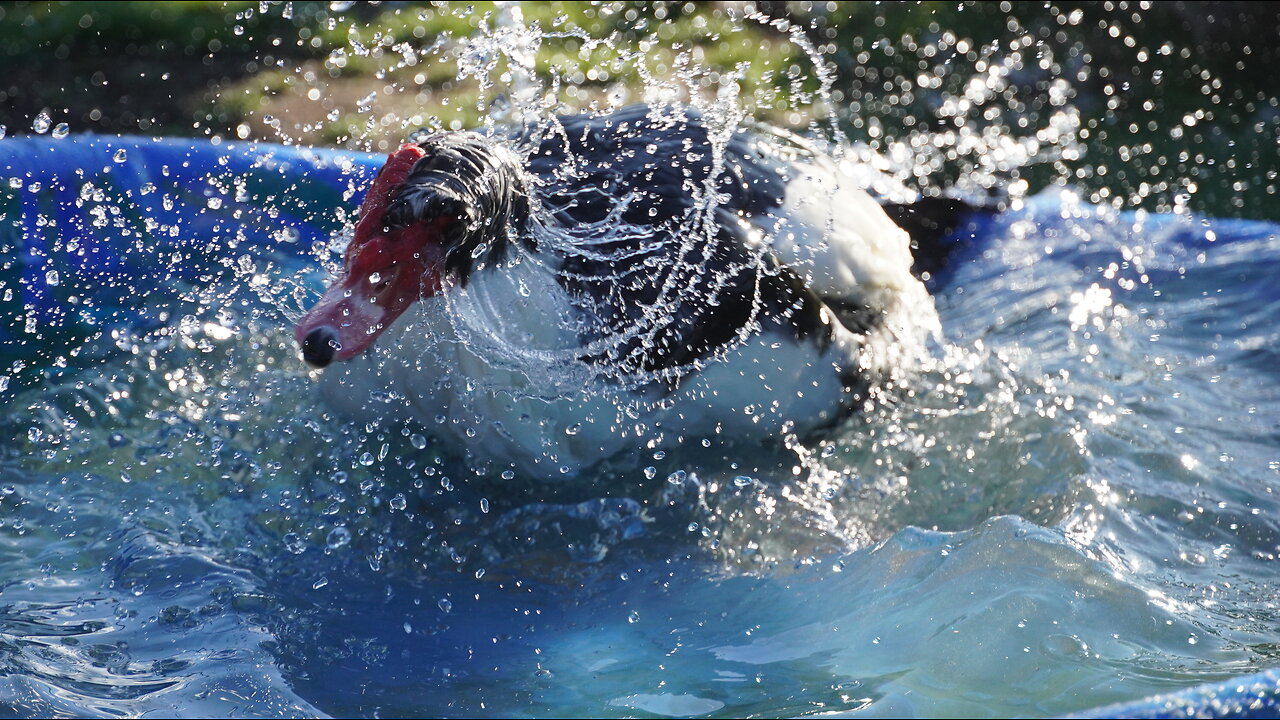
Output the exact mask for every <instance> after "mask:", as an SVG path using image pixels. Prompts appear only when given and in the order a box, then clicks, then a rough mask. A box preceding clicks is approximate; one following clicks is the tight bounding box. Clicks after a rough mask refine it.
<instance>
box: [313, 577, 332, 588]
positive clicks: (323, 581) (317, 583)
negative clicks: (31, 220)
mask: <svg viewBox="0 0 1280 720" xmlns="http://www.w3.org/2000/svg"><path fill="white" fill-rule="evenodd" d="M328 584H329V578H327V577H322V578H320V579H319V580H317V581H315V582H313V583H311V589H312V590H319V589H320V588H322V587H324V586H325V585H328Z"/></svg>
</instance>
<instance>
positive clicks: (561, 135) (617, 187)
mask: <svg viewBox="0 0 1280 720" xmlns="http://www.w3.org/2000/svg"><path fill="white" fill-rule="evenodd" d="M895 209H896V210H897V211H899V212H900V213H901V214H902V216H903V217H906V218H908V219H910V218H912V217H915V215H913V214H912V211H911V209H910V208H905V207H896V208H895ZM916 215H918V213H917V214H916ZM916 219H917V220H918V219H920V218H918V217H917V218H916ZM923 219H924V220H925V221H926V222H925V224H926V225H928V224H932V225H933V226H934V228H935V229H938V228H939V227H943V226H945V225H946V223H940V222H938V221H934V220H931V219H930V218H927V217H926V218H923ZM943 229H945V227H943ZM910 244H911V239H910V238H909V236H908V234H907V233H906V232H904V231H903V230H902V229H900V228H899V227H898V226H897V225H895V223H894V222H893V221H892V220H890V218H889V217H888V216H887V215H886V212H885V210H884V209H882V208H881V206H880V205H878V204H877V202H876V201H875V200H874V199H873V198H872V197H871V196H870V195H869V194H868V193H867V192H866V191H864V190H863V189H862V187H860V185H859V184H858V183H857V182H856V181H855V179H854V178H853V177H852V176H851V175H850V174H849V173H848V172H847V171H846V170H843V169H842V165H841V164H840V163H837V162H836V161H835V160H833V159H832V158H831V157H829V156H827V155H825V154H824V153H822V152H821V151H819V150H816V149H814V148H812V147H811V146H809V145H807V144H806V143H805V142H804V141H803V140H800V139H798V138H795V137H792V136H789V135H787V134H786V133H784V132H782V131H775V130H771V129H767V128H755V129H744V128H741V127H734V126H731V127H722V126H719V125H717V124H716V123H713V122H711V121H710V120H708V119H707V118H705V117H704V116H703V115H701V114H700V113H698V112H696V111H694V110H693V109H690V108H683V107H649V106H634V107H629V108H625V109H622V110H619V111H616V112H613V113H610V114H604V115H580V116H573V117H562V118H557V119H555V120H554V121H551V122H548V123H546V124H545V125H543V126H541V127H538V128H535V129H526V130H524V131H522V132H519V133H512V134H511V135H508V136H484V135H481V134H477V133H472V132H439V133H435V134H431V135H428V136H426V137H424V138H422V139H421V140H420V141H418V142H415V143H409V144H405V145H403V146H402V147H401V148H400V149H399V150H397V151H396V152H394V153H392V154H391V155H390V156H389V157H388V160H387V164H386V165H385V166H384V167H383V168H382V170H381V171H380V173H379V175H378V176H377V178H376V179H375V180H374V182H373V186H372V187H371V188H370V190H369V192H368V194H367V196H366V197H365V199H364V203H363V206H362V207H361V210H360V216H359V220H358V222H357V224H356V226H355V231H354V235H353V237H352V238H351V240H350V244H349V246H348V247H347V249H346V255H345V264H344V267H343V268H342V270H341V272H340V274H339V275H338V277H337V278H336V279H335V280H334V281H333V283H332V284H331V285H330V287H329V289H328V291H327V292H326V293H325V294H324V296H323V297H322V298H321V299H320V300H319V302H317V303H316V305H315V306H314V307H313V308H312V309H311V310H310V311H309V312H308V313H307V314H306V315H305V317H303V318H302V320H301V321H300V322H299V323H298V324H297V327H296V331H295V335H296V338H297V341H298V343H299V344H300V346H301V349H302V355H303V358H304V359H305V360H306V362H308V363H309V364H311V365H312V366H315V367H318V368H320V367H325V366H328V365H330V364H331V363H333V362H334V361H345V362H343V365H342V367H341V369H340V370H339V369H338V368H332V369H330V370H328V371H326V373H325V377H324V381H325V385H326V394H327V396H328V399H329V401H330V403H331V404H334V405H337V406H339V407H340V409H343V410H344V411H345V412H346V413H347V414H348V415H351V416H355V417H367V416H368V415H370V414H375V415H376V416H379V417H385V416H388V415H410V416H416V417H418V418H421V419H423V420H424V421H426V422H427V423H429V424H436V423H438V427H439V428H440V429H441V432H442V433H444V434H446V435H452V436H456V438H457V439H458V440H459V441H461V442H462V443H463V444H464V445H465V446H467V447H469V448H470V449H471V450H472V451H473V452H475V453H477V454H479V455H480V456H483V457H485V458H488V459H490V460H495V461H497V462H499V463H500V464H502V465H503V466H507V465H509V466H511V467H513V468H515V469H518V470H520V471H522V472H526V473H531V474H533V475H535V476H537V477H541V478H552V477H561V476H566V475H573V474H575V473H576V472H578V471H580V470H581V469H583V468H585V467H587V466H589V465H591V464H592V463H595V462H597V461H599V460H601V459H603V458H607V457H610V456H613V455H615V454H616V453H618V452H620V451H622V450H624V449H626V448H628V447H631V448H638V447H644V448H649V449H650V450H652V449H654V448H657V447H659V446H662V445H663V444H667V443H673V442H681V441H684V440H686V439H691V438H709V437H712V436H715V435H722V436H728V437H730V438H734V439H743V438H755V437H758V436H763V435H766V434H773V435H776V434H778V433H779V432H806V431H810V430H813V429H816V428H819V427H821V426H824V425H829V424H831V423H833V422H834V421H835V420H837V419H838V418H840V417H842V416H843V415H845V414H847V412H848V411H849V410H850V409H851V408H853V407H854V406H855V405H857V404H858V403H859V402H861V401H862V400H864V399H865V392H866V390H867V389H868V387H869V386H872V385H873V384H874V383H876V382H877V380H878V379H880V378H883V377H884V376H885V375H886V373H889V372H890V371H891V370H892V369H893V368H894V367H895V366H897V365H900V364H903V363H909V362H911V361H912V360H913V359H914V358H915V357H916V356H917V355H918V353H920V352H921V351H922V348H923V346H924V343H925V341H926V338H927V337H928V336H929V335H930V334H932V333H935V332H937V330H938V320H937V316H936V314H935V311H934V308H933V304H932V301H931V299H930V298H929V296H928V293H927V292H926V290H925V287H924V285H923V284H922V283H921V281H920V280H919V279H918V278H917V277H916V276H915V275H913V274H912V271H911V268H912V263H913V257H912V252H911V248H910ZM410 309H415V310H416V312H414V313H410V317H401V316H402V315H404V314H405V313H406V311H409V310H410ZM375 342H376V343H377V344H378V346H377V347H376V348H375V347H374V344H375ZM371 349H372V351H371ZM335 371H336V372H335Z"/></svg>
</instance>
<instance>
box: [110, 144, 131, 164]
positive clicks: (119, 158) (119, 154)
mask: <svg viewBox="0 0 1280 720" xmlns="http://www.w3.org/2000/svg"><path fill="white" fill-rule="evenodd" d="M111 159H112V161H114V162H117V163H122V162H124V161H125V160H128V159H129V153H128V152H127V151H126V150H125V149H124V148H120V149H119V150H117V151H116V154H115V155H112V156H111Z"/></svg>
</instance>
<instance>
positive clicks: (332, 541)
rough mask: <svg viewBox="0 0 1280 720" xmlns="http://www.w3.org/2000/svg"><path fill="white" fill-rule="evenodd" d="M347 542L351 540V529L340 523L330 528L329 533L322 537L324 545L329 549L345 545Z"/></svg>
mask: <svg viewBox="0 0 1280 720" xmlns="http://www.w3.org/2000/svg"><path fill="white" fill-rule="evenodd" d="M349 542H351V531H350V530H348V529H346V528H345V527H342V526H341V525H339V526H338V527H336V528H334V529H332V530H330V531H329V535H328V536H327V537H325V539H324V544H325V546H326V547H328V548H329V549H330V550H337V549H338V548H341V547H345V546H346V545H347V543H349Z"/></svg>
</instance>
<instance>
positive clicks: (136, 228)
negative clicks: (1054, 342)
mask: <svg viewBox="0 0 1280 720" xmlns="http://www.w3.org/2000/svg"><path fill="white" fill-rule="evenodd" d="M383 161H384V156H383V155H381V154H370V153H358V152H350V151H341V150H323V149H312V148H297V147H287V146H282V145H273V144H261V143H231V142H213V141H201V140H190V139H158V138H141V137H98V136H72V137H67V138H62V139H53V138H50V137H19V138H7V139H3V140H0V257H3V258H4V259H5V260H4V261H3V262H0V349H2V350H0V359H2V358H5V357H8V356H10V355H22V354H23V353H24V352H25V350H24V345H25V344H26V343H27V338H26V336H27V335H31V334H32V330H31V328H32V327H33V323H32V322H30V320H34V327H36V328H39V333H40V336H41V337H42V338H44V339H45V341H46V342H47V341H48V340H49V335H50V333H54V334H56V331H57V330H58V329H59V328H67V327H69V326H76V327H81V329H86V328H87V329H91V330H95V331H98V332H101V331H102V330H105V329H107V328H113V327H122V328H145V327H147V326H148V325H151V324H154V323H155V322H157V318H156V317H155V312H156V309H157V308H162V307H164V306H165V303H164V302H163V299H165V298H167V297H168V295H167V294H166V293H170V292H172V291H173V289H174V288H175V287H190V286H192V285H198V284H200V283H203V282H208V280H209V278H210V277H213V276H215V275H218V274H219V273H222V272H224V271H225V270H226V269H227V268H229V267H231V266H232V265H234V263H236V262H238V261H239V260H240V259H241V258H243V257H246V256H248V257H251V258H253V259H254V261H255V262H259V263H261V262H271V263H277V264H279V266H281V267H284V268H288V269H292V270H302V269H305V268H307V267H308V266H309V265H311V264H314V262H315V252H314V250H315V243H323V244H326V245H327V244H328V243H330V242H332V240H333V238H334V236H335V234H337V233H339V232H340V231H341V229H342V228H343V226H344V224H345V222H346V219H349V218H350V217H351V216H352V215H351V214H352V213H353V212H354V211H355V209H356V208H357V207H358V205H359V203H360V201H361V200H362V198H363V194H364V191H365V189H366V188H367V187H368V185H369V183H370V182H371V181H372V179H373V176H374V175H375V174H376V172H377V169H378V168H379V167H380V166H381V164H382V162H383ZM1036 219H1037V221H1038V222H1042V223H1043V222H1050V223H1051V222H1052V215H1051V214H1047V215H1045V217H1043V218H1042V217H1040V216H1039V214H1037V216H1036ZM1144 222H1148V223H1152V222H1153V223H1169V224H1170V226H1171V227H1173V226H1174V224H1175V223H1176V222H1177V219H1175V218H1173V217H1172V216H1147V217H1146V218H1145V219H1144ZM1186 225H1187V224H1186V223H1185V222H1183V223H1182V225H1181V227H1186ZM1006 226H1007V222H1006V221H1005V218H1001V217H1000V216H995V217H989V218H986V219H984V220H982V221H981V222H980V223H978V224H976V225H975V226H974V227H975V235H974V237H973V239H972V241H971V242H972V243H973V252H972V253H968V254H970V255H973V254H974V253H977V252H978V249H979V248H980V246H981V244H982V238H983V236H984V235H985V236H991V235H993V234H995V233H997V232H1003V231H1004V230H1005V229H1006ZM1213 230H1214V233H1213V234H1212V235H1210V236H1208V237H1207V238H1206V237H1205V233H1204V232H1203V231H1202V230H1198V229H1190V228H1188V229H1187V230H1186V233H1187V237H1186V238H1185V242H1184V243H1183V245H1185V246H1186V247H1195V246H1197V245H1199V244H1205V243H1217V244H1219V245H1222V244H1226V243H1229V242H1231V241H1232V239H1233V238H1236V237H1237V236H1238V238H1239V239H1243V238H1253V237H1256V236H1257V234H1258V233H1259V232H1266V233H1271V234H1274V226H1271V225H1269V224H1266V223H1258V222H1251V221H1233V220H1225V221H1214V223H1213ZM965 255H966V253H964V252H961V253H960V254H959V256H958V257H959V258H960V260H961V261H963V258H964V256H965ZM974 256H976V255H974ZM51 273H52V274H51ZM144 289H146V290H144ZM1276 716H1280V670H1270V671H1267V672H1262V673H1259V674H1256V675H1249V676H1245V677H1240V678H1236V679H1232V680H1228V681H1225V682H1220V683H1214V684H1207V685H1201V686H1198V687H1194V688H1190V689H1187V690H1183V691H1180V692H1175V693H1170V694H1167V695H1159V696H1155V697H1150V698H1146V699H1142V700H1138V701H1134V702H1128V703H1121V704H1116V705H1108V706H1106V707H1102V708H1097V709H1095V710H1093V711H1090V712H1087V713H1081V714H1079V715H1077V716H1076V717H1120V718H1172V717H1206V718H1253V717H1276Z"/></svg>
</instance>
